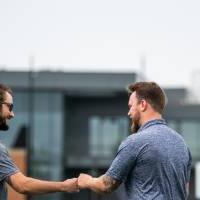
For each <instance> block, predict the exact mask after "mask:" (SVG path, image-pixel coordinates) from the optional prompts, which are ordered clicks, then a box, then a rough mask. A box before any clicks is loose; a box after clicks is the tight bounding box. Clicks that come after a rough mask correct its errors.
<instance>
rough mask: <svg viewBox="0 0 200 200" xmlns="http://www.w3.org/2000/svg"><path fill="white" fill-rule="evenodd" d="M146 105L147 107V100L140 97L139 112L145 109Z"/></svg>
mask: <svg viewBox="0 0 200 200" xmlns="http://www.w3.org/2000/svg"><path fill="white" fill-rule="evenodd" d="M147 107H148V103H147V101H146V100H145V99H142V100H141V101H140V110H141V112H144V111H146V109H147Z"/></svg>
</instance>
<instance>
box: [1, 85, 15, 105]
mask: <svg viewBox="0 0 200 200" xmlns="http://www.w3.org/2000/svg"><path fill="white" fill-rule="evenodd" d="M6 92H8V93H10V94H11V95H12V90H11V89H10V88H9V87H8V86H6V85H4V84H1V83H0V103H2V102H4V98H5V93H6Z"/></svg>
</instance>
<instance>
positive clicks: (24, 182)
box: [8, 172, 78, 194]
mask: <svg viewBox="0 0 200 200" xmlns="http://www.w3.org/2000/svg"><path fill="white" fill-rule="evenodd" d="M8 184H9V185H10V186H11V187H12V188H13V189H14V190H16V191H17V192H19V193H22V194H43V193H52V192H77V191H78V186H77V179H76V178H74V179H68V180H65V181H63V182H55V181H43V180H39V179H34V178H31V177H27V176H24V175H23V174H22V173H20V172H19V173H16V174H14V175H12V176H10V177H9V179H8Z"/></svg>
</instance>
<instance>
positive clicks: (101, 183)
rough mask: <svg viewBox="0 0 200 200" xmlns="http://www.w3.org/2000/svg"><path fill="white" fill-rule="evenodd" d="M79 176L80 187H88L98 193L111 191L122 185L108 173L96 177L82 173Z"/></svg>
mask: <svg viewBox="0 0 200 200" xmlns="http://www.w3.org/2000/svg"><path fill="white" fill-rule="evenodd" d="M79 178H80V179H79V181H78V183H79V185H80V188H82V189H84V188H88V189H91V190H92V191H94V192H97V193H111V192H113V191H114V190H115V189H117V187H118V186H119V185H120V183H119V182H118V181H116V180H114V179H113V178H111V177H109V176H106V175H102V176H100V177H98V178H94V177H91V176H88V175H84V174H82V175H80V176H79Z"/></svg>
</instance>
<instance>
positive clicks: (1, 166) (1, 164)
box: [0, 145, 19, 181]
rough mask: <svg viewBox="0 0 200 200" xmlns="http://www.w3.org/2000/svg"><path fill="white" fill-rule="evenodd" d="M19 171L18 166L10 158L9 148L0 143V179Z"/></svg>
mask: <svg viewBox="0 0 200 200" xmlns="http://www.w3.org/2000/svg"><path fill="white" fill-rule="evenodd" d="M18 171H19V169H18V167H17V166H16V165H15V164H14V162H13V160H12V159H11V158H10V156H9V154H8V151H7V149H6V148H5V147H4V146H3V145H0V181H2V180H4V179H6V178H7V177H9V176H11V175H12V174H15V173H17V172H18Z"/></svg>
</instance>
